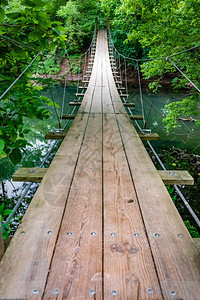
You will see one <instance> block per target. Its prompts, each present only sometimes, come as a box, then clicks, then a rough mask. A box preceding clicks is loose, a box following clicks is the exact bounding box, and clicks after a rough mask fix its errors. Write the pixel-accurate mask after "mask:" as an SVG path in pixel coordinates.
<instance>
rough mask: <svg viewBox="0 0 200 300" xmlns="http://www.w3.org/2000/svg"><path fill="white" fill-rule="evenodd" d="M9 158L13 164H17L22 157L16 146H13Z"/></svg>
mask: <svg viewBox="0 0 200 300" xmlns="http://www.w3.org/2000/svg"><path fill="white" fill-rule="evenodd" d="M9 158H10V160H11V161H12V163H13V164H14V165H17V164H18V163H19V162H20V161H21V159H22V155H21V152H20V150H19V149H18V148H14V149H13V150H12V152H11V153H10V154H9Z"/></svg>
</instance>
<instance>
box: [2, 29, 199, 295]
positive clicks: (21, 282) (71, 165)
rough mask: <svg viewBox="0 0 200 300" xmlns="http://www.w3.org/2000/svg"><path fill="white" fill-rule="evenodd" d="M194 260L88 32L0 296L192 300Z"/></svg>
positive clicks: (5, 266) (100, 42)
mask: <svg viewBox="0 0 200 300" xmlns="http://www.w3.org/2000/svg"><path fill="white" fill-rule="evenodd" d="M198 266H199V259H198V253H197V250H196V248H195V246H194V243H193V241H192V239H191V237H190V235H189V233H188V231H187V229H186V228H185V226H184V223H183V221H182V219H181V217H180V216H179V213H178V212H177V210H176V208H175V206H174V204H173V202H172V200H171V198H170V196H169V194H168V192H167V190H166V188H165V186H164V184H163V182H162V180H161V178H160V176H159V174H158V172H157V170H156V169H155V167H154V165H153V163H152V162H151V160H150V158H149V156H148V154H147V152H146V150H145V148H144V146H143V144H142V142H141V140H140V138H139V136H138V134H137V133H136V130H135V128H134V126H133V125H132V122H131V121H130V119H129V117H128V115H127V113H126V111H125V109H124V107H123V104H122V102H121V99H120V97H119V94H118V91H117V88H116V86H115V82H114V78H113V76H112V71H111V66H110V62H109V55H108V46H107V36H106V32H105V31H99V32H98V39H97V50H96V54H95V60H94V65H93V70H92V75H91V79H90V82H89V86H88V89H87V90H86V93H85V96H84V99H83V102H82V104H81V106H80V109H79V113H78V114H77V116H76V118H75V119H74V121H73V124H72V126H71V128H70V130H69V131H68V134H67V135H66V136H65V138H64V140H63V142H62V144H61V146H60V148H59V150H58V152H57V154H56V156H55V158H54V160H53V161H52V163H51V165H50V167H49V169H48V170H47V172H46V174H45V176H44V178H43V180H42V182H41V184H40V187H39V188H38V190H37V192H36V194H35V196H34V198H33V200H32V202H31V204H30V206H29V208H28V211H27V212H26V214H25V216H24V218H23V222H22V224H21V225H20V227H19V229H18V230H17V232H16V234H15V236H14V238H13V239H12V241H11V244H10V245H9V247H8V249H7V251H6V253H5V254H4V257H3V259H2V262H1V265H0V299H10V300H11V299H20V300H21V299H77V300H79V299H106V300H107V299H133V300H136V299H188V300H192V299H195V300H197V299H200V279H199V267H198Z"/></svg>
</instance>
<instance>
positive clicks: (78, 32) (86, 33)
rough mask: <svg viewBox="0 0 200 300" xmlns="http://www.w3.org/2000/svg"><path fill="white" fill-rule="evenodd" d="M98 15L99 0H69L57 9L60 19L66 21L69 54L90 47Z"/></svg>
mask: <svg viewBox="0 0 200 300" xmlns="http://www.w3.org/2000/svg"><path fill="white" fill-rule="evenodd" d="M98 15H99V1H92V0H84V1H83V0H82V1H75V0H69V1H67V3H66V5H65V6H61V7H60V9H59V10H58V11H57V16H58V17H59V20H60V21H62V22H63V23H64V27H65V33H66V36H67V49H68V53H69V54H72V53H74V52H79V51H80V50H82V49H83V48H84V47H85V46H86V45H87V46H86V47H88V41H89V40H91V37H92V34H93V30H94V26H95V24H96V22H97V20H98Z"/></svg>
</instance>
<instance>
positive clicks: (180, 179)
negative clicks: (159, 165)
mask: <svg viewBox="0 0 200 300" xmlns="http://www.w3.org/2000/svg"><path fill="white" fill-rule="evenodd" d="M158 174H159V175H160V177H161V179H162V181H163V182H164V184H169V185H173V184H183V185H193V184H194V179H193V178H192V176H191V175H190V173H189V172H188V171H176V170H167V171H163V170H161V171H158Z"/></svg>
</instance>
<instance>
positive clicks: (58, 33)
mask: <svg viewBox="0 0 200 300" xmlns="http://www.w3.org/2000/svg"><path fill="white" fill-rule="evenodd" d="M52 30H53V31H55V32H56V33H57V35H60V31H59V30H58V29H56V28H54V27H53V28H52Z"/></svg>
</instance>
